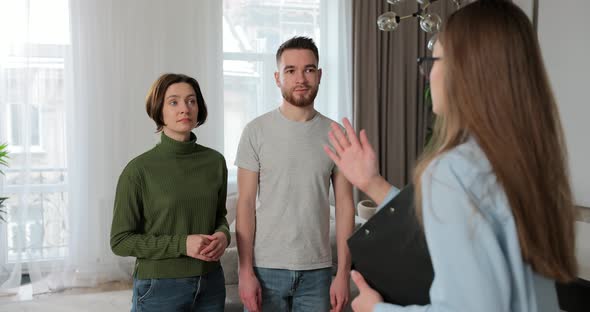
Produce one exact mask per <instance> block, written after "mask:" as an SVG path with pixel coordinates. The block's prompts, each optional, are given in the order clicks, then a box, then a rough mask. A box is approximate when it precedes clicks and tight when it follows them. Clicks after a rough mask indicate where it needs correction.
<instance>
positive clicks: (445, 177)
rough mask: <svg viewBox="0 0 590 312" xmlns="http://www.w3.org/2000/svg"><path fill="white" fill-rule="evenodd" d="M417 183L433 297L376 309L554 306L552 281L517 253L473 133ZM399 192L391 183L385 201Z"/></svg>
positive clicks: (499, 191)
mask: <svg viewBox="0 0 590 312" xmlns="http://www.w3.org/2000/svg"><path fill="white" fill-rule="evenodd" d="M422 181H423V185H422V190H423V192H422V207H423V209H422V216H423V221H424V232H425V235H426V241H427V242H428V250H429V251H430V256H431V257H432V266H433V268H434V280H433V282H432V285H431V287H430V302H431V303H430V305H426V306H406V307H402V306H397V305H392V304H387V303H379V304H377V305H376V306H375V308H374V310H373V311H374V312H385V311H388V312H392V311H406V312H407V311H430V312H434V311H437V312H438V311H480V312H487V311H490V312H492V311H493V312H499V311H512V312H521V311H522V312H524V311H559V308H558V303H557V295H556V292H555V284H554V281H553V280H550V279H548V278H545V277H543V276H541V275H539V274H537V273H536V272H534V271H533V270H532V268H531V266H530V265H529V264H527V263H525V262H524V261H523V259H522V256H521V252H520V244H519V241H518V234H517V230H516V224H515V222H514V218H513V216H512V211H511V209H510V205H509V203H508V200H507V197H506V194H505V193H504V190H503V188H502V186H500V185H499V184H498V180H497V178H496V175H495V174H494V172H493V171H492V168H491V165H490V163H489V161H488V159H487V157H486V156H485V154H484V153H483V151H482V150H481V149H480V147H479V145H478V144H477V142H476V141H475V139H473V138H470V139H469V140H468V141H467V142H465V143H463V144H461V145H459V146H457V147H456V148H454V149H452V150H451V151H449V152H447V153H445V154H443V155H441V156H440V157H438V158H437V159H435V160H434V161H433V162H432V163H431V164H430V165H429V166H428V168H427V169H426V170H425V172H424V174H423V176H422ZM398 192H399V190H398V189H396V188H392V189H391V190H390V191H389V194H388V196H387V197H386V199H385V200H384V201H383V203H387V202H388V201H389V200H390V199H392V198H393V197H394V196H395V195H397V193H398Z"/></svg>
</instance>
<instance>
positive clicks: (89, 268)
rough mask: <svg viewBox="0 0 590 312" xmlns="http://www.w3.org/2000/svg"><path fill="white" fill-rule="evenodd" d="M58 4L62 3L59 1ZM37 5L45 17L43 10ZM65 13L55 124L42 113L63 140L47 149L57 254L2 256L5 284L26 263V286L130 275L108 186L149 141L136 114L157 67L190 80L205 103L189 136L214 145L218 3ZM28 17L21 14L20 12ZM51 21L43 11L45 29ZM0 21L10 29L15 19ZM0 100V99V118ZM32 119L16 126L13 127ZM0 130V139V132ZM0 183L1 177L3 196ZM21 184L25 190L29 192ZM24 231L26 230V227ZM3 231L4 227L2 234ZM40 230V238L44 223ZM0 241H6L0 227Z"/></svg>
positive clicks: (78, 7) (217, 134) (88, 2)
mask: <svg viewBox="0 0 590 312" xmlns="http://www.w3.org/2000/svg"><path fill="white" fill-rule="evenodd" d="M4 1H6V0H4ZM8 2H11V3H16V2H18V3H23V6H26V5H30V7H29V8H28V9H31V8H32V7H34V6H35V5H38V4H39V3H41V2H43V3H50V4H54V5H55V3H56V2H58V1H54V0H52V1H48V0H36V1H35V0H29V1H8ZM62 2H64V1H62ZM48 5H49V4H48ZM65 9H66V10H68V3H67V2H65ZM3 12H4V10H3ZM13 13H14V12H6V14H7V15H11V14H13ZM43 13H44V14H47V15H48V16H51V15H49V14H48V13H47V11H45V12H43ZM69 13H70V14H69V15H68V14H66V17H67V16H69V18H70V29H71V42H70V41H68V46H66V47H65V48H64V50H65V51H66V53H65V57H64V61H63V62H62V63H64V64H63V65H62V67H64V69H63V72H64V73H65V74H64V75H65V78H64V79H63V84H64V86H63V87H62V88H63V96H64V97H65V100H64V101H63V102H64V103H63V105H62V106H63V107H62V109H61V111H60V112H61V114H62V122H61V124H60V123H55V122H52V121H53V120H50V121H49V122H48V123H49V124H48V125H47V127H48V128H49V129H51V131H53V132H58V131H60V130H61V131H62V136H63V142H64V144H63V146H61V148H62V149H61V150H59V151H55V152H53V151H52V154H53V156H54V157H55V158H56V159H57V160H61V163H59V162H58V163H57V164H55V165H53V166H55V167H59V166H61V167H65V168H67V169H66V171H67V174H66V178H65V179H64V181H63V183H62V184H63V186H64V187H65V190H64V191H63V193H64V194H65V195H66V196H67V201H64V202H65V203H62V204H61V206H60V208H61V209H62V211H63V214H64V216H63V218H62V224H61V228H60V229H57V231H59V232H60V233H61V235H62V236H63V248H62V250H60V251H62V254H61V255H57V256H56V257H54V259H53V260H55V261H52V262H46V263H45V265H41V264H43V263H42V262H40V261H39V260H40V258H39V257H37V256H35V255H33V256H31V257H29V258H26V257H25V256H20V258H17V260H16V261H12V262H13V263H11V264H6V265H4V263H3V271H2V275H0V276H1V277H0V278H2V279H1V280H0V282H4V285H3V286H2V288H3V289H4V290H5V291H8V289H10V288H14V287H16V286H18V284H19V283H20V275H21V274H22V273H23V272H25V271H28V272H29V274H30V275H31V279H32V281H33V292H34V293H37V292H43V291H48V290H52V289H61V288H65V287H75V286H92V285H95V284H97V283H100V282H105V281H110V280H119V279H128V278H130V273H131V267H132V265H131V263H132V261H133V259H132V258H127V259H123V258H120V257H116V256H114V255H113V254H112V252H111V251H110V247H109V231H110V223H111V217H112V209H113V200H114V192H115V187H116V183H117V178H118V176H119V174H120V172H121V170H122V169H123V167H124V166H125V165H126V164H127V162H128V161H129V160H130V159H132V158H133V157H134V156H136V155H138V154H140V153H142V152H144V151H146V150H147V149H149V148H151V147H152V146H153V145H154V144H155V143H156V142H157V140H158V136H157V135H155V134H154V131H155V125H154V124H153V122H152V121H151V120H150V119H149V117H148V116H147V115H146V113H145V106H144V105H145V104H144V99H145V95H146V93H147V91H148V88H149V86H150V85H151V83H152V82H153V81H154V80H155V79H156V78H157V77H158V76H159V75H160V74H162V73H165V72H177V73H184V74H188V75H190V76H193V77H195V78H196V79H197V80H198V81H199V83H200V84H201V87H202V90H203V93H204V96H205V100H206V101H207V103H208V108H209V118H208V120H207V123H206V124H205V125H204V126H202V127H201V128H199V130H198V131H197V136H198V140H199V142H200V143H201V144H204V145H207V146H210V147H212V148H215V149H218V150H220V151H222V149H223V103H222V101H223V100H222V99H223V93H222V70H221V68H222V60H221V53H222V42H221V36H220V34H221V15H222V9H221V2H219V1H216V0H202V1H193V0H174V1H144V0H127V1H117V0H84V1H82V0H71V1H70V3H69ZM31 20H33V16H31V15H30V14H29V15H28V18H26V19H24V21H29V22H30V21H31ZM55 22H56V21H55V20H53V19H52V20H50V21H49V22H48V23H47V24H46V25H45V27H50V26H51V25H50V24H51V23H55ZM19 26H22V25H20V24H19ZM25 26H26V25H24V26H22V27H25ZM2 28H3V29H5V30H7V31H12V30H14V29H15V25H14V24H9V25H6V27H2ZM1 38H2V39H0V41H5V39H4V38H7V37H5V36H4V35H3V36H2V37H1ZM28 72H30V71H27V73H28ZM25 80H26V82H27V83H25V84H24V85H26V86H24V85H23V86H22V87H23V88H26V89H31V88H32V87H31V86H30V83H29V82H30V79H25ZM5 89H6V88H4V87H3V88H2V90H3V91H2V92H4V90H5ZM31 90H33V89H31ZM30 92H38V91H30ZM26 102H27V103H29V104H26V105H28V106H27V107H29V106H31V107H32V106H33V105H34V101H26ZM6 106H7V105H6V104H4V101H3V102H2V106H1V107H2V108H1V109H2V116H3V118H5V117H4V116H6V115H5V113H4V110H5V109H6V108H5V107H6ZM30 110H31V109H29V111H30ZM29 111H26V112H25V113H29ZM2 124H4V121H2ZM31 127H33V126H30V125H25V124H23V125H22V127H20V128H22V129H29V128H31ZM21 131H24V132H23V134H22V135H21V136H23V137H24V138H25V139H23V142H24V143H25V144H24V145H23V146H24V155H25V156H24V158H25V159H30V160H29V163H26V162H25V163H26V164H25V168H26V169H23V170H24V171H25V172H28V171H34V169H35V166H34V165H33V160H34V159H35V155H34V152H33V151H32V147H30V148H29V147H28V146H30V145H31V143H27V142H29V141H32V140H29V141H27V140H28V139H26V138H27V135H29V133H30V131H29V132H27V131H28V130H27V131H25V130H21ZM42 132H43V131H42ZM0 133H2V135H3V137H0V138H2V139H4V137H6V134H5V132H4V131H3V132H0ZM27 144H28V145H27ZM51 147H52V148H57V147H60V146H57V147H54V146H51ZM27 157H28V158H27ZM57 160H56V162H57ZM13 168H14V167H13ZM27 170H28V171H27ZM5 180H6V179H5ZM6 189H7V185H6V183H5V184H4V187H3V190H2V194H4V193H6V192H5V190H6ZM22 192H24V193H25V194H34V193H35V190H34V189H24V190H23V191H22ZM8 193H9V192H8ZM8 195H10V196H11V200H12V202H13V203H15V202H16V201H17V200H18V201H19V202H18V204H12V205H11V207H12V206H18V210H19V213H18V215H21V214H23V213H26V212H27V208H26V206H27V205H26V203H25V204H23V203H22V201H23V200H21V199H19V198H17V196H15V198H12V197H13V196H12V194H8ZM27 196H32V195H27ZM21 197H22V196H21ZM11 207H9V208H11ZM12 210H14V209H12ZM29 210H30V209H29ZM10 218H12V215H11V216H10ZM16 223H18V221H17V222H16ZM10 224H11V223H9V226H10ZM0 226H2V227H4V228H6V225H0ZM27 226H28V225H27ZM29 227H31V228H34V227H32V226H29ZM26 231H29V232H30V231H33V230H29V229H28V228H26ZM6 232H7V231H6V230H5V229H4V230H3V233H6ZM13 232H15V231H13ZM22 232H25V230H22ZM29 232H26V233H20V232H19V233H18V235H17V236H19V237H21V236H22V237H28V236H27V235H29V236H30V234H29ZM21 234H22V235H21ZM40 235H42V236H44V238H45V239H46V240H47V239H49V233H48V231H47V227H46V228H45V230H44V232H43V233H42V234H40ZM14 240H15V241H19V239H14ZM20 240H22V239H20ZM1 241H2V242H3V244H5V242H6V241H7V239H6V235H5V237H4V239H3V240H1ZM19 246H20V247H21V248H22V250H23V252H21V253H22V254H25V255H26V254H27V253H30V251H27V250H28V249H30V248H28V247H29V246H25V244H24V243H23V244H21V245H19ZM2 247H4V246H2ZM2 250H4V248H3V249H2ZM26 267H28V270H26ZM22 268H25V270H21V269H22ZM11 277H12V278H11Z"/></svg>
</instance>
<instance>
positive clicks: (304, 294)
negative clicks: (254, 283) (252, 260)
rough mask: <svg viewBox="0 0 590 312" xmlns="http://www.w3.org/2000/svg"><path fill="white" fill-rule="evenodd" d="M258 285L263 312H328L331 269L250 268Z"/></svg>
mask: <svg viewBox="0 0 590 312" xmlns="http://www.w3.org/2000/svg"><path fill="white" fill-rule="evenodd" d="M254 273H255V274H256V277H257V278H258V281H259V282H260V286H261V287H262V311H263V312H271V311H272V312H283V311H293V312H309V311H314V312H316V311H317V312H323V311H330V284H331V283H332V269H331V268H325V269H318V270H308V271H291V270H281V269H265V268H257V267H255V268H254Z"/></svg>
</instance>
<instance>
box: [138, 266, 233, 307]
mask: <svg viewBox="0 0 590 312" xmlns="http://www.w3.org/2000/svg"><path fill="white" fill-rule="evenodd" d="M224 306H225V278H224V277H223V269H222V268H221V267H220V268H219V269H216V270H214V271H211V272H209V273H207V274H204V275H201V276H195V277H185V278H159V279H133V302H132V305H131V312H152V311H154V312H156V311H158V312H160V311H162V312H164V311H199V312H200V311H206V312H217V311H223V309H224Z"/></svg>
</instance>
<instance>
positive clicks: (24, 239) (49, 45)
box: [0, 0, 70, 264]
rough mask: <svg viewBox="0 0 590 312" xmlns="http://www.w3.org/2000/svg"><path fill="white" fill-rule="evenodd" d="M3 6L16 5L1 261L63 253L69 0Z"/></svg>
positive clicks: (0, 137)
mask: <svg viewBox="0 0 590 312" xmlns="http://www.w3.org/2000/svg"><path fill="white" fill-rule="evenodd" d="M0 12H10V13H9V14H0V17H1V18H0V38H1V39H0V48H1V49H0V142H6V143H8V150H9V151H10V159H9V168H7V169H5V170H3V171H4V172H5V176H0V186H1V188H0V190H1V193H0V194H1V195H2V196H7V197H9V199H8V200H7V201H6V202H5V204H6V210H7V212H8V213H7V215H6V219H7V223H6V226H2V227H0V229H2V230H1V231H0V264H11V263H17V262H27V261H47V260H55V259H63V257H64V256H65V254H66V252H67V246H66V242H67V237H66V236H67V233H68V230H67V224H68V223H67V220H66V211H67V210H66V207H67V199H68V194H67V188H66V186H67V173H68V171H67V166H66V157H65V155H66V126H65V123H66V120H65V115H66V114H65V84H64V76H65V75H64V68H65V65H64V63H65V58H66V55H67V51H68V49H69V45H70V44H69V21H68V18H69V12H68V1H67V0H51V1H47V0H30V1H3V2H0Z"/></svg>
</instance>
